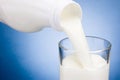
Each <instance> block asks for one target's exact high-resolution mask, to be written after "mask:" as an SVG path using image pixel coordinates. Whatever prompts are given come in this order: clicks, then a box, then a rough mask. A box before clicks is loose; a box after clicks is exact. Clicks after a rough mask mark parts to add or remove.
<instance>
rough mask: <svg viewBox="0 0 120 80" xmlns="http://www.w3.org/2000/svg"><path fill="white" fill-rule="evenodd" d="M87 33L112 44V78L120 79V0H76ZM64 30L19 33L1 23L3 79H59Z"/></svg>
mask: <svg viewBox="0 0 120 80" xmlns="http://www.w3.org/2000/svg"><path fill="white" fill-rule="evenodd" d="M76 1H77V2H79V3H80V4H81V7H82V9H83V20H82V21H83V26H84V31H85V33H86V35H93V36H98V37H103V38H105V39H107V40H109V41H110V42H111V43H112V51H111V69H110V80H120V0H76ZM64 37H65V34H64V33H62V32H57V31H55V30H53V29H50V28H46V29H44V30H42V31H40V32H36V33H22V32H17V31H15V30H13V29H11V28H9V27H8V26H7V25H5V24H2V23H0V80H59V53H58V42H59V41H60V40H61V39H62V38H64Z"/></svg>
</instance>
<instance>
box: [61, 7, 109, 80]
mask: <svg viewBox="0 0 120 80" xmlns="http://www.w3.org/2000/svg"><path fill="white" fill-rule="evenodd" d="M71 8H72V7H70V8H69V7H68V9H67V11H64V12H63V14H62V17H61V25H62V29H63V30H64V32H65V33H66V34H67V35H68V37H69V39H70V41H71V43H72V45H73V48H74V50H75V53H74V54H73V55H71V56H68V57H66V58H65V59H64V60H63V63H62V66H61V67H60V73H61V74H60V75H61V76H60V78H61V79H60V80H108V71H109V70H108V69H109V68H108V64H107V63H106V61H105V60H104V59H103V58H102V57H100V56H98V55H90V54H89V47H88V44H87V40H86V37H85V34H84V31H83V29H82V24H81V21H80V18H79V16H77V15H76V13H75V12H72V11H71V10H72V9H71Z"/></svg>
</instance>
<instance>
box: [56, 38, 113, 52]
mask: <svg viewBox="0 0 120 80" xmlns="http://www.w3.org/2000/svg"><path fill="white" fill-rule="evenodd" d="M86 37H90V38H96V39H99V40H104V41H106V42H108V44H109V45H108V47H106V48H104V49H99V50H94V51H90V53H99V52H103V51H106V50H110V49H111V47H112V44H111V43H110V41H108V40H106V39H104V38H101V37H96V36H86ZM67 39H69V38H68V37H65V38H63V39H62V40H60V41H59V44H58V45H59V47H60V48H62V49H64V50H73V49H66V48H65V47H64V46H62V45H61V43H62V42H63V41H65V40H67Z"/></svg>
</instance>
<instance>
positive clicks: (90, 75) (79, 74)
mask: <svg viewBox="0 0 120 80" xmlns="http://www.w3.org/2000/svg"><path fill="white" fill-rule="evenodd" d="M86 38H87V41H88V45H89V48H90V51H89V53H90V54H94V55H98V56H100V57H101V58H102V59H104V61H105V62H106V65H107V66H106V67H105V66H104V67H103V66H102V67H100V68H98V69H97V70H94V69H93V70H86V69H77V68H74V67H73V68H72V67H71V66H73V64H71V65H70V67H65V66H64V65H63V61H64V59H65V58H66V57H68V56H70V55H72V54H74V53H75V50H74V49H73V46H72V44H71V42H70V40H69V39H68V38H65V39H63V40H61V41H60V42H59V52H60V80H109V78H108V77H109V58H110V50H111V43H110V42H109V41H108V40H105V39H103V38H99V37H95V36H87V37H86ZM96 61H97V60H96ZM70 63H71V62H70ZM63 66H64V67H63Z"/></svg>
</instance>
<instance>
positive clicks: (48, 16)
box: [0, 0, 81, 32]
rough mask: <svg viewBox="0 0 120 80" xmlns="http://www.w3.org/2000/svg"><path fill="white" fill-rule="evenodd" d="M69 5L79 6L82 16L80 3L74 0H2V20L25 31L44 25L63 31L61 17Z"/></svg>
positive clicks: (0, 12)
mask: <svg viewBox="0 0 120 80" xmlns="http://www.w3.org/2000/svg"><path fill="white" fill-rule="evenodd" d="M67 6H72V7H76V8H79V9H78V10H80V11H78V15H80V16H81V8H80V6H79V4H78V3H76V2H74V1H72V0H0V22H2V23H5V24H7V25H9V26H10V27H12V28H14V29H16V30H18V31H23V32H35V31H39V30H41V29H42V28H44V27H52V28H55V29H56V30H59V31H62V29H61V28H60V17H61V13H62V11H63V10H65V7H67ZM71 11H72V10H71ZM73 11H74V10H73Z"/></svg>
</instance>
